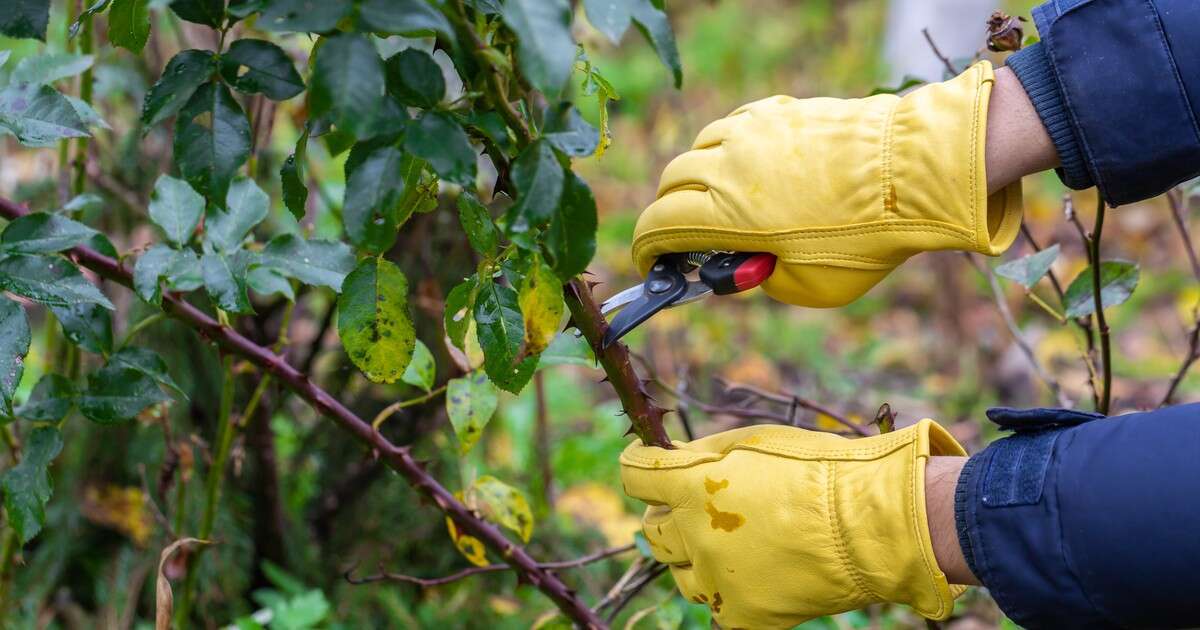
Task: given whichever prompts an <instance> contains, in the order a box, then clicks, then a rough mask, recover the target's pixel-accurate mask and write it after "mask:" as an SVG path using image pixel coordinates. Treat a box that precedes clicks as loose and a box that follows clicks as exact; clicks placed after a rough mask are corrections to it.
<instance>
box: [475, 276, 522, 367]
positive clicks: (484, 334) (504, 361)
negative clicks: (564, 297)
mask: <svg viewBox="0 0 1200 630" xmlns="http://www.w3.org/2000/svg"><path fill="white" fill-rule="evenodd" d="M474 317H475V326H476V334H477V335H478V337H479V346H480V347H481V348H482V349H483V356H484V362H483V367H484V370H486V371H487V374H488V376H489V377H491V378H492V380H494V381H497V385H499V384H500V381H503V380H507V379H509V378H511V375H512V373H513V372H514V371H515V370H516V369H517V367H518V366H517V361H518V358H519V357H520V354H521V343H522V340H523V339H524V337H525V319H524V318H523V317H522V316H521V305H520V303H519V301H518V299H517V292H516V291H513V290H512V289H510V288H508V287H506V286H504V285H501V284H499V283H496V282H493V281H492V280H491V279H486V280H484V281H483V282H481V283H480V286H479V292H478V293H477V294H476V296H475V311H474Z"/></svg>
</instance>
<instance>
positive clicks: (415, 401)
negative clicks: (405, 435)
mask: <svg viewBox="0 0 1200 630" xmlns="http://www.w3.org/2000/svg"><path fill="white" fill-rule="evenodd" d="M445 391H446V384H442V386H441V387H435V388H433V389H431V390H429V392H428V393H425V394H421V395H420V396H417V397H416V398H409V399H408V400H399V401H396V402H394V403H392V404H390V405H388V406H386V407H384V408H383V410H381V411H380V412H379V413H377V414H375V419H374V420H372V421H371V428H372V429H374V430H376V431H378V430H379V427H380V425H382V424H383V423H384V421H385V420H387V419H388V418H390V417H392V414H394V413H396V412H397V411H400V410H401V409H404V408H405V407H412V406H413V405H419V404H421V403H423V402H428V401H430V400H433V399H434V398H435V397H437V396H439V395H441V394H442V393H443V392H445Z"/></svg>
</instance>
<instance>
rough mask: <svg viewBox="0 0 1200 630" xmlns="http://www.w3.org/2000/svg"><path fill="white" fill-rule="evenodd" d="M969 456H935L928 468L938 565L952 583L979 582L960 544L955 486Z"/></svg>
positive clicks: (928, 508) (932, 537) (929, 512)
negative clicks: (956, 517) (955, 519)
mask: <svg viewBox="0 0 1200 630" xmlns="http://www.w3.org/2000/svg"><path fill="white" fill-rule="evenodd" d="M966 461H967V458H966V457H931V458H929V463H928V464H927V465H926V467H925V513H926V515H927V517H928V521H929V538H930V540H932V541H933V555H934V557H935V558H937V563H938V568H940V569H941V570H942V573H945V574H946V580H947V581H949V582H950V583H951V584H972V585H978V584H979V579H978V578H976V577H975V575H974V574H973V573H971V569H970V567H968V566H967V561H966V560H965V559H963V554H962V547H961V546H959V544H958V531H957V528H956V527H955V524H954V489H955V487H956V486H957V485H958V475H959V473H960V472H962V467H963V464H965V463H966Z"/></svg>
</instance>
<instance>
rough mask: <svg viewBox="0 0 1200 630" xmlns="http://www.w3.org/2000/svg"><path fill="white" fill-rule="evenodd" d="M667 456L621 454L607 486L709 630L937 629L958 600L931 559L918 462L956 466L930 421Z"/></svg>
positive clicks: (643, 451) (640, 450)
mask: <svg viewBox="0 0 1200 630" xmlns="http://www.w3.org/2000/svg"><path fill="white" fill-rule="evenodd" d="M676 447H677V448H676V449H675V450H666V449H662V448H658V447H651V446H642V445H641V442H637V443H635V444H633V445H630V446H629V447H628V448H626V449H625V452H624V453H622V454H621V480H622V481H623V482H624V484H625V491H626V493H627V494H629V495H630V496H632V497H634V498H637V499H641V500H642V501H645V502H647V503H649V504H650V507H649V508H648V509H647V510H646V514H645V517H644V518H643V521H642V529H643V532H644V533H645V535H646V539H647V540H648V541H649V543H650V549H651V550H652V551H653V553H654V557H655V558H656V559H658V560H659V561H660V562H664V563H666V564H668V565H670V568H671V574H672V575H673V576H674V577H675V582H676V584H678V585H679V590H680V591H681V592H682V593H683V595H684V596H685V597H687V598H688V599H689V600H691V601H694V602H701V603H705V604H708V606H709V607H710V608H711V609H712V612H713V616H714V618H715V619H716V620H717V622H718V623H720V624H721V627H723V628H753V629H758V628H790V627H792V626H794V625H796V624H798V623H802V622H804V621H806V620H808V619H812V618H814V617H819V616H821V615H828V614H833V613H837V612H842V611H847V610H854V609H857V608H862V607H863V606H866V605H867V604H871V603H874V602H896V603H903V604H907V605H909V606H912V607H913V608H914V609H916V611H917V612H918V613H920V614H921V615H923V616H925V617H928V618H931V619H945V618H946V617H949V616H950V612H951V607H952V604H953V600H954V597H955V596H957V595H958V594H959V593H961V590H962V589H961V588H960V587H950V586H949V585H948V584H947V583H946V576H945V575H944V574H943V573H942V571H941V570H940V569H939V568H938V566H937V562H936V560H935V559H934V554H933V547H932V542H931V540H930V537H929V525H928V523H927V521H926V515H925V460H926V458H928V457H929V456H931V455H965V453H964V452H963V450H962V447H961V446H959V445H958V443H957V442H955V441H954V438H952V437H950V434H949V433H947V432H946V431H945V429H943V428H941V427H940V426H938V425H937V424H935V423H934V422H933V421H932V420H922V421H920V422H919V423H917V424H915V425H913V426H910V427H906V428H904V429H900V430H897V431H894V432H892V433H888V434H885V435H880V436H875V437H869V438H861V439H856V440H849V439H846V438H843V437H840V436H836V435H831V434H827V433H817V432H813V431H806V430H804V429H798V428H795V427H786V426H756V427H747V428H744V429H735V430H733V431H726V432H724V433H718V434H716V435H712V436H709V437H706V438H703V439H699V440H695V441H693V442H690V443H682V442H676Z"/></svg>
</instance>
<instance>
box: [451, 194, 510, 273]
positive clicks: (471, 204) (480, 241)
mask: <svg viewBox="0 0 1200 630" xmlns="http://www.w3.org/2000/svg"><path fill="white" fill-rule="evenodd" d="M458 221H459V223H461V224H462V228H463V231H464V232H466V233H467V240H468V241H470V242H471V247H472V248H474V249H475V251H477V252H479V254H480V255H481V256H483V257H484V258H493V257H495V256H496V246H497V243H499V241H500V235H499V233H498V232H497V230H496V224H495V223H494V222H493V221H492V215H491V214H490V213H489V212H488V209H487V207H485V206H484V205H483V204H482V203H479V199H477V198H476V197H475V195H474V194H473V193H471V192H468V191H465V190H464V191H463V192H462V194H461V195H459V196H458Z"/></svg>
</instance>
